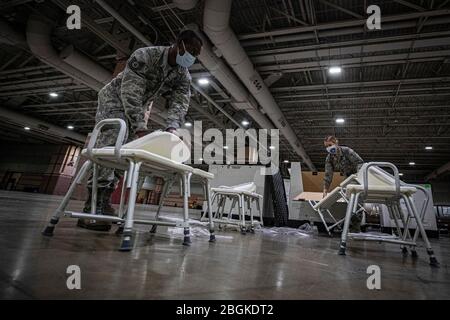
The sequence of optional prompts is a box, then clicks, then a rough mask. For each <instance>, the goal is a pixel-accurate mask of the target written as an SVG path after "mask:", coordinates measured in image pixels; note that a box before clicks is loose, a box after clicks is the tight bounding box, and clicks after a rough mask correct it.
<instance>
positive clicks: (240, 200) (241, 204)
mask: <svg viewBox="0 0 450 320" xmlns="http://www.w3.org/2000/svg"><path fill="white" fill-rule="evenodd" d="M243 197H244V196H241V195H239V196H238V205H239V219H240V220H241V233H242V234H246V228H245V213H244V199H243Z"/></svg>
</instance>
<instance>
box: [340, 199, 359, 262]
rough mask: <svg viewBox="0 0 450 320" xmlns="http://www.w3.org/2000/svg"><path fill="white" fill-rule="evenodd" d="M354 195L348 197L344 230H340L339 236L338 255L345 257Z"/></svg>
mask: <svg viewBox="0 0 450 320" xmlns="http://www.w3.org/2000/svg"><path fill="white" fill-rule="evenodd" d="M355 198H356V195H355V194H354V193H352V194H351V195H350V200H349V201H348V204H347V211H346V213H345V220H344V229H343V230H342V235H341V243H340V245H339V255H342V256H345V249H346V247H347V235H348V228H349V226H350V219H351V217H352V213H353V208H354V203H355Z"/></svg>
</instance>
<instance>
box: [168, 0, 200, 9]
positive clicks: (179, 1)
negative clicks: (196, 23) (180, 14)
mask: <svg viewBox="0 0 450 320" xmlns="http://www.w3.org/2000/svg"><path fill="white" fill-rule="evenodd" d="M197 2H198V0H173V1H172V3H173V4H174V5H175V6H176V7H177V8H179V9H181V10H191V9H194V8H195V6H196V5H197Z"/></svg>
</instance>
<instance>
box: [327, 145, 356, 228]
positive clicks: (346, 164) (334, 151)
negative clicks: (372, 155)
mask: <svg viewBox="0 0 450 320" xmlns="http://www.w3.org/2000/svg"><path fill="white" fill-rule="evenodd" d="M323 144H324V146H325V148H326V149H327V152H328V155H327V158H326V160H325V177H324V179H323V180H324V186H323V197H325V196H326V195H327V193H328V192H329V191H330V186H331V182H332V181H333V173H334V171H338V170H339V171H340V172H341V174H343V175H344V176H346V177H349V176H350V175H352V174H355V173H357V172H358V170H359V169H360V168H361V166H362V165H363V163H364V161H363V159H362V158H361V157H360V156H359V155H358V154H357V153H356V152H355V151H354V150H353V149H351V148H349V147H344V146H340V145H339V144H338V139H337V138H336V137H335V136H328V137H326V138H325V140H324V142H323ZM360 224H361V219H360V218H359V217H357V216H352V223H351V226H350V229H351V232H359V231H360Z"/></svg>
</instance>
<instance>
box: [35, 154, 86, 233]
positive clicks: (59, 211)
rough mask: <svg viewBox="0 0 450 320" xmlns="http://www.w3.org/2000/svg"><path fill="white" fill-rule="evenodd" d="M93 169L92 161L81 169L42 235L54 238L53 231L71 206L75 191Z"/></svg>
mask: <svg viewBox="0 0 450 320" xmlns="http://www.w3.org/2000/svg"><path fill="white" fill-rule="evenodd" d="M91 167H92V161H90V160H88V161H86V162H85V163H84V164H83V166H82V167H81V169H80V171H79V172H78V174H77V175H76V177H75V179H74V180H73V182H72V184H71V185H70V187H69V190H68V191H67V193H66V195H65V196H64V198H63V199H62V201H61V203H60V204H59V206H58V208H57V209H56V210H55V212H54V213H53V216H52V218H51V219H50V222H49V224H48V225H47V227H45V229H44V230H43V231H42V235H44V236H47V237H51V236H53V231H54V229H55V226H56V224H57V223H58V221H59V218H60V216H61V215H62V214H63V213H64V211H65V210H66V207H67V205H68V204H69V200H70V198H71V197H72V194H73V192H74V191H75V188H76V186H77V185H78V184H80V183H81V182H82V181H83V179H84V178H85V177H86V175H87V174H88V172H89V170H90V169H91Z"/></svg>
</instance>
